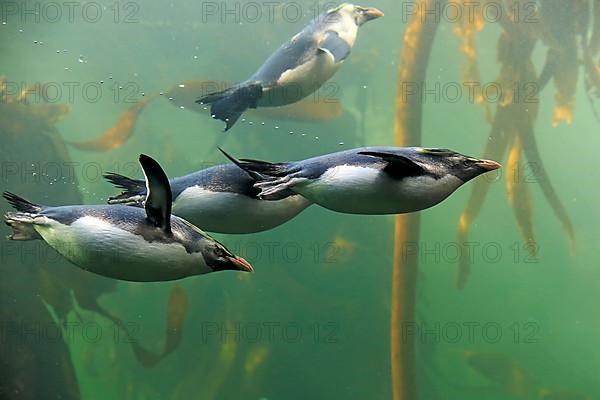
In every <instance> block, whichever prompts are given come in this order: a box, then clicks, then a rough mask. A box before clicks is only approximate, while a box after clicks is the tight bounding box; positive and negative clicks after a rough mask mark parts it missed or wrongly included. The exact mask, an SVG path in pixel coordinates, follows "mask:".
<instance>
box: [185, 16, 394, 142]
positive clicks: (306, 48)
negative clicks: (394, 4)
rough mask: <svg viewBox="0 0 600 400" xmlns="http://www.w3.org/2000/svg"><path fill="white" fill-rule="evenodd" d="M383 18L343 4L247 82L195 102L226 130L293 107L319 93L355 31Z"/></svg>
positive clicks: (347, 49)
mask: <svg viewBox="0 0 600 400" xmlns="http://www.w3.org/2000/svg"><path fill="white" fill-rule="evenodd" d="M381 16H383V13H382V12H381V11H379V10H378V9H376V8H365V7H360V6H356V5H353V4H342V5H340V6H338V7H336V8H333V9H331V10H328V11H325V12H323V13H322V14H321V15H319V16H318V17H316V18H315V19H314V20H312V21H311V22H310V23H309V24H308V25H307V26H306V27H305V28H304V29H303V30H302V31H301V32H299V33H298V34H296V35H295V36H294V37H293V38H291V39H290V40H289V41H288V42H286V43H284V44H283V45H282V46H281V47H279V49H277V50H276V51H275V52H274V53H273V54H272V55H271V56H270V57H269V58H268V59H267V60H266V61H265V62H264V64H263V65H262V66H261V67H260V68H259V69H258V70H257V71H256V72H255V73H254V75H252V76H251V77H250V78H249V79H247V80H246V81H244V82H242V83H238V84H236V85H234V86H233V87H232V88H229V89H226V90H223V91H220V92H216V93H211V94H208V95H206V96H203V97H201V98H199V99H198V100H197V101H196V102H197V103H200V104H211V115H212V116H213V118H216V119H220V120H221V121H224V122H225V130H226V131H227V130H228V129H230V128H231V127H232V126H233V125H234V124H235V122H236V121H237V120H238V118H239V117H240V116H241V115H242V113H243V112H244V111H246V110H247V109H248V108H256V107H276V106H282V105H286V104H291V103H295V102H297V101H299V100H300V99H302V98H304V97H306V96H308V95H309V94H311V93H313V92H314V91H315V90H317V89H318V88H319V87H321V85H323V83H325V82H326V81H327V80H328V79H329V78H331V76H332V75H333V74H334V73H335V72H336V71H337V70H338V68H339V67H340V65H341V64H342V62H343V61H344V60H345V59H346V57H348V55H349V54H350V50H351V49H352V47H353V46H354V42H355V40H356V35H357V33H358V27H359V26H361V25H362V24H364V23H365V22H367V21H370V20H372V19H375V18H379V17H381Z"/></svg>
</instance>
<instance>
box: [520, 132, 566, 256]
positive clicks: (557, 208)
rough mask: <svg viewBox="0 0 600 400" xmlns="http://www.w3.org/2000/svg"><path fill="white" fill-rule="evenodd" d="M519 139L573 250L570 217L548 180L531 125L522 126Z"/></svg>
mask: <svg viewBox="0 0 600 400" xmlns="http://www.w3.org/2000/svg"><path fill="white" fill-rule="evenodd" d="M521 140H522V141H523V149H524V150H525V155H526V156H527V160H528V161H529V162H530V163H531V164H532V165H533V166H534V167H535V169H536V173H535V177H536V181H537V182H538V183H539V185H540V188H541V189H542V192H543V193H544V196H546V200H548V203H549V204H550V206H551V207H552V210H553V211H554V214H555V215H556V217H557V218H558V219H559V221H560V222H561V224H562V226H563V229H564V230H565V232H566V233H567V235H568V236H569V240H570V244H571V252H575V248H576V242H575V230H574V229H573V224H572V223H571V219H570V218H569V215H568V213H567V209H566V208H565V206H564V205H563V204H562V202H561V201H560V199H559V198H558V195H557V194H556V191H555V190H554V187H553V186H552V183H551V182H550V176H549V175H548V172H547V171H546V168H545V167H544V163H543V162H542V158H541V156H540V153H539V150H538V147H537V143H536V142H535V138H534V135H533V128H532V127H531V126H529V127H524V131H523V132H522V134H521Z"/></svg>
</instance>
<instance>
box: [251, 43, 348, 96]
mask: <svg viewBox="0 0 600 400" xmlns="http://www.w3.org/2000/svg"><path fill="white" fill-rule="evenodd" d="M340 65H341V63H336V62H335V60H334V59H333V57H331V55H329V54H327V53H325V52H320V51H319V52H317V54H316V55H315V56H314V57H311V58H309V59H308V60H306V61H305V62H304V63H302V64H300V65H298V66H295V67H293V68H290V69H288V70H286V71H285V72H283V73H282V74H281V76H280V77H279V79H278V80H277V82H275V84H274V85H272V86H269V87H266V88H264V89H263V95H262V98H261V99H260V100H259V101H258V106H261V107H276V106H283V105H286V104H292V103H295V102H297V101H299V100H301V99H303V98H305V97H306V96H308V95H310V94H312V93H313V92H315V91H316V90H317V89H319V88H320V87H321V86H322V85H323V84H324V83H325V82H327V81H328V80H329V79H330V78H331V77H332V76H333V74H335V72H336V71H337V70H338V68H339V67H340ZM323 95H326V94H323Z"/></svg>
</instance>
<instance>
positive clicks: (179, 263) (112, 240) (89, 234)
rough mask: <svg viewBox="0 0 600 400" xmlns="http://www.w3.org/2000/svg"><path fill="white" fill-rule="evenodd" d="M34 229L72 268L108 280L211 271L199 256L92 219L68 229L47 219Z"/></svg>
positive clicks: (170, 277) (175, 276) (153, 278)
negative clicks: (76, 267) (78, 268)
mask: <svg viewBox="0 0 600 400" xmlns="http://www.w3.org/2000/svg"><path fill="white" fill-rule="evenodd" d="M35 229H36V231H37V232H38V233H39V234H40V236H42V238H43V239H44V240H45V241H46V242H47V243H48V244H49V245H50V246H52V247H53V248H54V249H56V250H57V251H58V252H59V253H60V254H61V255H62V256H63V257H65V258H66V259H68V260H69V261H71V262H72V263H73V264H75V265H77V266H79V267H80V268H83V269H85V270H87V271H90V272H94V273H96V274H99V275H103V276H106V277H110V278H116V279H123V280H128V281H166V280H173V279H180V278H184V277H186V276H190V275H198V274H202V273H207V272H210V271H211V270H210V268H209V267H207V266H206V263H205V262H204V259H203V257H202V255H201V254H200V253H191V254H189V253H187V251H186V249H185V248H184V247H183V245H181V244H179V243H169V244H165V243H159V242H153V243H150V242H147V241H145V240H144V238H143V237H141V236H138V235H135V234H133V233H130V232H128V231H125V230H123V229H119V228H116V227H115V226H113V225H111V224H110V223H108V222H106V221H104V220H102V219H99V218H95V217H83V218H80V219H78V220H77V221H75V222H73V223H72V224H71V225H63V224H60V223H58V222H56V221H54V220H50V219H48V223H47V224H45V225H35Z"/></svg>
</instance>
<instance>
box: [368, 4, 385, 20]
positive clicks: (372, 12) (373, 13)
mask: <svg viewBox="0 0 600 400" xmlns="http://www.w3.org/2000/svg"><path fill="white" fill-rule="evenodd" d="M365 15H366V16H367V17H369V20H372V19H375V18H379V17H383V16H384V15H385V14H383V11H381V10H379V9H377V8H375V7H369V8H367V9H366V11H365Z"/></svg>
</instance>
